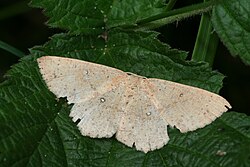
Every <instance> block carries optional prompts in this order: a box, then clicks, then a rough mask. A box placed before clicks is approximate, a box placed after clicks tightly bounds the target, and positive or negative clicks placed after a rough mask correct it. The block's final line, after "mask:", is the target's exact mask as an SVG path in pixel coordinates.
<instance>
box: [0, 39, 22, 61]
mask: <svg viewBox="0 0 250 167" xmlns="http://www.w3.org/2000/svg"><path fill="white" fill-rule="evenodd" d="M0 48H2V49H4V50H6V51H8V52H10V53H12V54H14V55H16V56H17V57H23V56H25V54H24V53H23V52H22V51H20V50H18V49H16V48H14V47H13V46H10V45H9V44H7V43H5V42H3V41H0Z"/></svg>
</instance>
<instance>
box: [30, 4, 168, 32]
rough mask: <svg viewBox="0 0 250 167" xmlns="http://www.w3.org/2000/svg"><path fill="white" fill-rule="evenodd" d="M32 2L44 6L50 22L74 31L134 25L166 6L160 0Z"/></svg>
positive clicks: (54, 25)
mask: <svg viewBox="0 0 250 167" xmlns="http://www.w3.org/2000/svg"><path fill="white" fill-rule="evenodd" d="M31 5H32V6H34V7H40V8H44V9H45V14H46V15H47V16H49V17H50V18H49V21H48V24H49V25H50V26H53V27H58V28H63V29H66V30H69V31H70V32H72V33H75V34H80V33H84V34H100V33H101V32H103V31H104V29H109V28H111V27H115V26H120V25H134V24H135V23H136V22H137V21H139V20H142V19H145V18H147V17H150V16H152V15H156V14H159V13H161V12H163V11H165V8H166V6H165V5H164V4H163V1H162V0H151V1H148V0H140V1H131V0H123V1H106V0H83V1H79V0H70V1H69V0H57V1H51V0H32V2H31Z"/></svg>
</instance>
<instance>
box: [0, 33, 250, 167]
mask: <svg viewBox="0 0 250 167" xmlns="http://www.w3.org/2000/svg"><path fill="white" fill-rule="evenodd" d="M111 33H112V35H111V34H110V40H109V41H108V43H105V42H104V40H102V39H100V38H94V37H89V36H69V35H65V34H61V35H56V36H54V37H53V38H52V39H51V41H49V42H48V43H47V44H45V45H44V46H41V47H37V48H35V49H32V50H31V52H32V55H33V56H32V57H31V56H27V57H25V58H23V59H22V61H21V62H20V63H18V64H17V65H15V66H13V68H12V70H10V71H9V72H8V74H7V77H8V79H7V80H6V81H5V82H4V83H2V84H1V86H0V106H1V108H0V128H1V132H0V140H1V142H0V164H1V166H98V167H99V166H209V167H211V166H219V165H221V166H246V164H249V163H250V162H249V161H250V160H249V159H250V158H249V157H250V155H249V152H250V147H248V146H249V145H250V131H249V129H250V128H249V127H250V118H249V117H247V116H245V115H243V114H237V113H234V112H232V113H225V114H223V116H222V117H221V118H219V119H217V120H216V121H215V122H214V123H212V124H211V125H209V126H207V127H205V128H204V129H200V130H197V131H195V132H192V133H185V134H181V133H180V132H179V131H177V130H176V129H171V128H170V130H169V133H170V138H171V140H170V141H169V144H168V145H166V146H165V147H163V148H162V149H160V150H156V151H153V152H149V153H148V154H144V153H142V152H138V151H135V149H133V148H129V147H126V146H125V145H123V144H121V143H120V142H118V141H117V140H115V139H114V138H112V139H91V138H89V137H84V136H82V135H80V132H79V131H78V129H77V127H76V125H75V124H74V123H73V122H72V120H71V118H70V117H69V111H70V108H71V106H68V105H67V104H66V102H65V100H63V99H61V100H59V101H58V100H57V99H55V96H54V95H53V94H52V93H51V92H50V91H49V90H48V89H47V88H46V86H45V83H44V81H43V80H42V78H41V74H40V72H39V70H38V66H37V63H36V57H39V56H41V55H61V56H67V57H73V58H78V59H82V60H88V61H93V62H99V63H102V64H106V65H109V66H113V67H117V68H119V69H122V70H125V71H130V72H133V73H137V74H140V75H145V76H148V77H158V78H162V79H169V80H173V81H178V82H182V83H186V84H190V85H194V86H199V87H201V88H205V89H208V90H210V91H215V92H217V91H218V90H219V89H220V87H221V83H222V82H221V80H222V78H223V77H222V75H221V74H218V73H216V72H212V71H211V70H210V69H209V68H208V67H207V65H206V64H203V63H191V62H186V61H184V59H185V56H186V53H185V52H180V51H177V50H172V49H170V48H169V47H168V46H167V45H163V44H161V43H160V42H159V41H158V40H156V39H155V35H156V34H155V33H143V32H137V33H132V32H131V33H129V32H111ZM222 153H224V154H222Z"/></svg>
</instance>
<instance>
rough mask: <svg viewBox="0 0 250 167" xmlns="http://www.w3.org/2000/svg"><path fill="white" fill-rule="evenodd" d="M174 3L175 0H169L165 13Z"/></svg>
mask: <svg viewBox="0 0 250 167" xmlns="http://www.w3.org/2000/svg"><path fill="white" fill-rule="evenodd" d="M176 1H177V0H170V1H169V2H168V5H167V7H166V9H167V11H169V10H171V9H172V8H173V7H174V5H175V3H176Z"/></svg>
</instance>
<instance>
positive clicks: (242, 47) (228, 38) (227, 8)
mask: <svg viewBox="0 0 250 167" xmlns="http://www.w3.org/2000/svg"><path fill="white" fill-rule="evenodd" d="M212 23H213V25H214V28H215V30H216V32H217V33H218V35H219V37H220V38H221V40H222V41H223V43H224V44H225V45H226V46H227V48H228V49H229V50H230V52H231V54H232V55H234V56H239V57H240V58H241V59H242V61H243V62H244V63H246V64H250V1H249V0H237V1H236V0H225V1H222V3H220V4H219V5H216V6H215V7H214V9H213V14H212Z"/></svg>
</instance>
